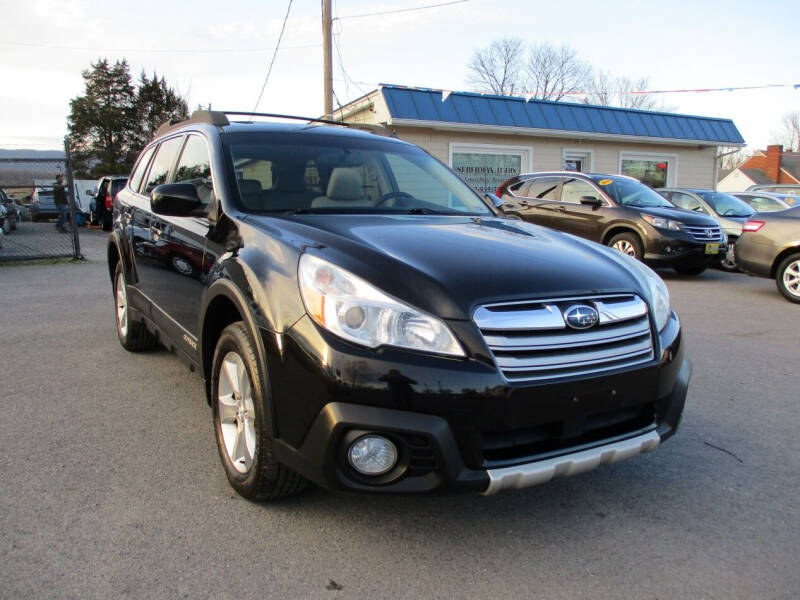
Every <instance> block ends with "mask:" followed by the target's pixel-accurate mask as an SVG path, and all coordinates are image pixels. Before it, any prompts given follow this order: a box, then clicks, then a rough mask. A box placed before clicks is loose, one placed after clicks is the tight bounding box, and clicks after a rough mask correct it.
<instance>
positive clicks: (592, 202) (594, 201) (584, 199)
mask: <svg viewBox="0 0 800 600" xmlns="http://www.w3.org/2000/svg"><path fill="white" fill-rule="evenodd" d="M581 204H585V205H586V206H594V207H595V208H597V207H600V206H603V201H602V200H600V198H598V197H597V196H581Z"/></svg>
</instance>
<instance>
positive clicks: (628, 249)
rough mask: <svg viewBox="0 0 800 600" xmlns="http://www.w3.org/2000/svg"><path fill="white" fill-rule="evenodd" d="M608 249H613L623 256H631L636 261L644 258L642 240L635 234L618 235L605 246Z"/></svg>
mask: <svg viewBox="0 0 800 600" xmlns="http://www.w3.org/2000/svg"><path fill="white" fill-rule="evenodd" d="M606 245H607V246H608V247H609V248H614V249H615V250H618V251H619V252H622V253H623V254H627V255H628V256H632V257H633V258H635V259H636V260H642V259H643V258H644V250H643V249H642V248H643V244H642V240H641V239H639V236H638V235H636V234H635V233H618V234H617V235H615V236H614V237H612V238H611V239H610V240H608V244H606Z"/></svg>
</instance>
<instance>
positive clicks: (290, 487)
mask: <svg viewBox="0 0 800 600" xmlns="http://www.w3.org/2000/svg"><path fill="white" fill-rule="evenodd" d="M237 357H238V359H239V360H240V363H238V362H237V363H236V364H240V365H242V366H243V367H244V371H243V373H242V375H243V376H246V377H247V378H248V381H246V382H245V381H244V380H243V379H241V377H240V378H237V379H238V380H239V382H240V383H239V384H238V387H239V395H238V399H237V394H236V392H235V386H232V385H231V384H230V383H229V382H230V377H229V375H230V371H226V372H225V373H223V362H226V363H227V364H230V362H231V361H237ZM266 375H267V374H266V372H265V369H264V367H263V365H262V364H261V362H260V361H259V360H258V354H257V352H256V349H255V344H254V343H253V341H252V340H251V337H250V334H249V333H248V331H247V328H246V327H245V326H244V323H242V322H241V321H237V322H236V323H232V324H231V325H228V327H226V328H225V329H224V330H223V331H222V334H221V335H220V337H219V340H218V341H217V347H216V350H215V351H214V360H213V363H212V367H211V404H212V408H213V413H214V433H215V435H216V438H217V449H218V450H219V456H220V459H221V460H222V465H223V467H224V468H225V474H226V475H227V476H228V481H229V482H230V484H231V486H232V487H233V488H234V489H235V490H236V491H237V492H238V493H239V494H240V495H242V496H244V497H245V498H248V499H250V500H262V501H263V500H276V499H278V498H283V497H286V496H290V495H292V494H296V493H297V492H299V491H301V490H302V489H303V488H304V487H305V486H306V484H307V481H306V480H305V479H304V478H303V477H301V476H300V475H298V474H297V473H295V472H294V471H292V470H291V469H289V468H288V467H286V466H285V465H282V464H281V463H279V462H278V461H277V460H276V459H275V455H274V454H273V451H272V444H273V442H272V439H273V427H272V414H271V412H270V398H269V384H268V382H267V376H266ZM221 377H223V378H225V380H226V382H225V383H222V384H221V382H220V378H221ZM221 385H222V386H223V389H222V392H221V389H220V386H221ZM226 386H227V387H226ZM229 389H230V390H231V393H230V394H228V393H227V391H228V390H229ZM222 398H225V399H227V400H229V401H230V403H224V402H223V400H222ZM247 398H249V399H250V402H246V400H247ZM237 401H238V402H241V404H242V406H241V409H240V411H239V412H238V413H237V416H236V417H235V418H233V419H232V418H231V417H230V415H231V414H232V413H231V410H236V409H235V408H231V407H234V406H235V404H236V403H237ZM221 405H224V406H225V407H226V408H225V412H226V413H227V415H228V417H226V426H227V429H226V431H227V435H228V436H229V437H228V443H229V444H230V443H232V444H235V441H234V442H231V438H230V436H231V435H232V436H234V437H237V436H238V435H239V434H238V433H234V432H233V431H234V430H235V431H236V432H239V431H244V430H245V428H246V427H248V421H249V426H250V427H252V429H253V434H254V435H253V441H252V446H253V447H252V452H250V451H249V450H248V449H247V448H245V453H246V454H247V455H248V456H249V464H248V461H247V458H244V457H243V458H241V459H240V460H237V461H236V463H234V460H232V458H231V456H230V454H231V453H229V450H228V449H227V447H226V438H225V434H223V428H222V419H221V418H220V413H221V412H222V411H221V408H220V407H221ZM231 426H233V429H231ZM241 435H242V437H241V438H240V439H241V440H242V442H241V443H246V442H244V439H245V437H244V434H241ZM233 454H234V455H238V453H236V452H233ZM237 465H238V466H237Z"/></svg>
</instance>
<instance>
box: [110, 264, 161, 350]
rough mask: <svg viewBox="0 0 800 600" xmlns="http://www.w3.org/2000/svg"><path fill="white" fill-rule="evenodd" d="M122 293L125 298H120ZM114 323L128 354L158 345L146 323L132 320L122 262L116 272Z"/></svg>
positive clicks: (120, 341)
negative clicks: (122, 308)
mask: <svg viewBox="0 0 800 600" xmlns="http://www.w3.org/2000/svg"><path fill="white" fill-rule="evenodd" d="M120 293H122V295H123V296H124V298H121V297H120ZM121 302H124V304H125V309H124V311H122V310H121V306H120V303H121ZM123 313H124V314H123ZM114 322H115V324H116V326H117V337H118V338H119V343H120V344H122V347H123V348H125V350H127V351H128V352H144V351H145V350H152V349H153V348H155V347H156V346H157V345H158V338H157V337H156V336H154V335H153V334H152V333H150V332H149V331H148V330H147V327H145V325H144V323H140V322H138V321H133V320H132V319H131V318H130V308H129V304H128V290H127V288H126V287H125V274H124V273H123V271H122V263H121V262H118V263H117V268H116V270H115V271H114Z"/></svg>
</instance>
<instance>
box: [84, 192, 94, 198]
mask: <svg viewBox="0 0 800 600" xmlns="http://www.w3.org/2000/svg"><path fill="white" fill-rule="evenodd" d="M86 195H87V196H89V197H90V198H94V192H93V191H92V190H86Z"/></svg>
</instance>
